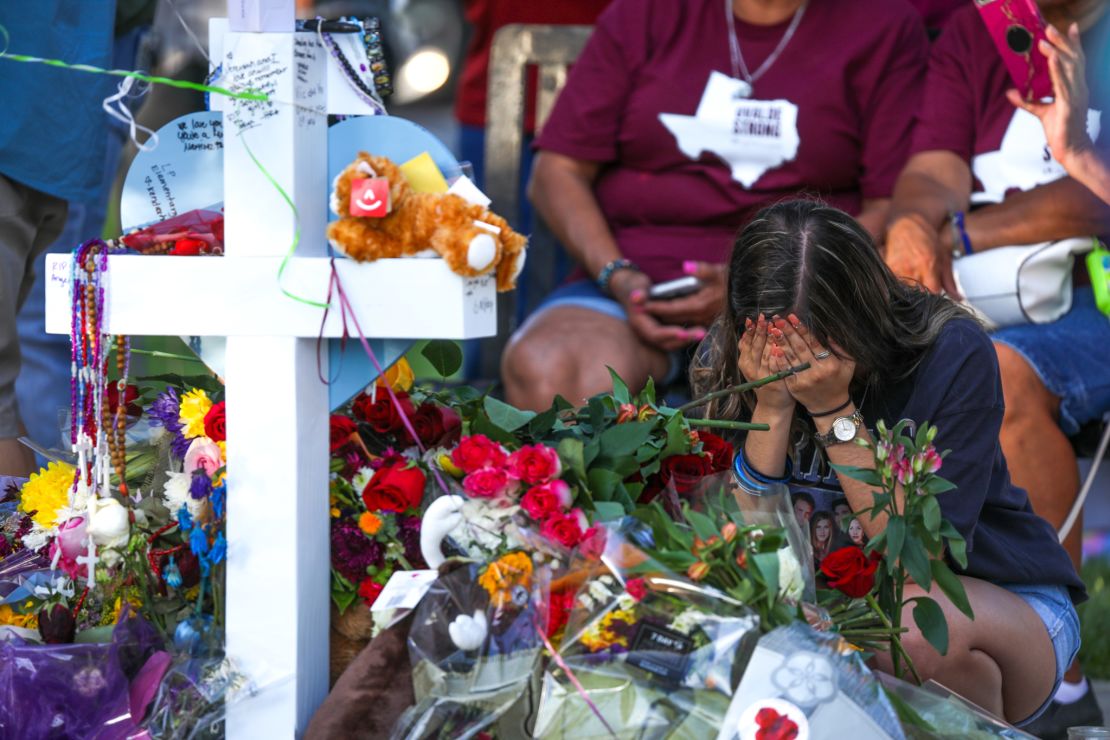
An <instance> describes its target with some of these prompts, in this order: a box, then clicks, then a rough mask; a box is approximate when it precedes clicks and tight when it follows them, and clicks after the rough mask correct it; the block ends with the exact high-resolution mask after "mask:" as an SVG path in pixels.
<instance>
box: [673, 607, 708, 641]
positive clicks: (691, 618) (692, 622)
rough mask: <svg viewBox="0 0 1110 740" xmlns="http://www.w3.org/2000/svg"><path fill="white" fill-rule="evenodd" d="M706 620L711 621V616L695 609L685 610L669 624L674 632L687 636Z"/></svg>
mask: <svg viewBox="0 0 1110 740" xmlns="http://www.w3.org/2000/svg"><path fill="white" fill-rule="evenodd" d="M708 619H712V615H710V614H706V613H705V612H701V611H698V610H697V609H687V610H686V611H684V612H682V613H681V614H679V615H678V616H677V617H675V618H674V621H673V622H671V624H670V628H671V629H672V630H674V631H675V632H680V633H682V634H684V635H688V634H690V633H691V632H692V631H693V629H694V627H697V626H698V625H699V624H701V623H702V622H704V621H706V620H708Z"/></svg>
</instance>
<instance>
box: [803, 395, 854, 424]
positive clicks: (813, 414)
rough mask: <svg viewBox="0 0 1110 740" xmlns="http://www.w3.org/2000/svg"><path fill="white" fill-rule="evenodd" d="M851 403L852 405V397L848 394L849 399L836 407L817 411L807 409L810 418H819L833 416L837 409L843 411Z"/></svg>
mask: <svg viewBox="0 0 1110 740" xmlns="http://www.w3.org/2000/svg"><path fill="white" fill-rule="evenodd" d="M851 405H852V397H851V396H848V400H847V401H845V402H844V403H842V404H840V405H839V406H837V407H836V408H835V409H832V410H830V411H817V412H813V411H810V410H809V409H806V413H807V414H809V418H811V419H817V418H819V417H822V416H831V415H832V414H835V413H836V412H837V411H843V410H844V409H846V408H848V407H849V406H851Z"/></svg>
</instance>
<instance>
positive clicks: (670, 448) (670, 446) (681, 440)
mask: <svg viewBox="0 0 1110 740" xmlns="http://www.w3.org/2000/svg"><path fill="white" fill-rule="evenodd" d="M683 422H684V419H683V417H682V414H675V415H674V416H672V417H671V418H670V419H667V425H666V426H665V427H664V429H665V430H666V432H667V444H666V446H665V447H664V448H663V452H662V453H661V454H660V455H659V457H660V458H664V457H670V456H671V455H685V454H686V453H687V452H689V451H690V438H689V436H687V434H686V425H685V424H684V423H683Z"/></svg>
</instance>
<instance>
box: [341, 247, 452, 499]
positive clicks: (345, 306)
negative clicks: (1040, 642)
mask: <svg viewBox="0 0 1110 740" xmlns="http://www.w3.org/2000/svg"><path fill="white" fill-rule="evenodd" d="M333 288H334V289H335V293H336V295H338V296H339V315H340V317H341V318H342V320H343V339H344V340H346V339H347V337H348V336H349V334H348V332H347V317H348V316H350V318H351V323H353V324H354V326H355V332H356V333H357V336H358V341H359V342H361V343H362V349H363V350H365V352H366V356H367V357H369V358H370V364H372V365H373V366H374V369H375V370H377V371H378V376H379V377H381V378H384V377H385V370H383V369H382V366H381V363H379V362H378V358H377V356H376V355H375V354H374V350H373V349H372V348H371V347H370V343H369V342H368V341H366V336H365V335H364V334H363V333H362V327H361V326H359V323H358V317H357V316H355V311H354V309H353V308H351V303H350V301H348V300H347V293H346V292H345V291H344V290H343V283H342V282H340V280H339V272H338V271H337V270H336V269H335V258H334V257H332V259H331V280H330V281H329V283H328V298H327V303H328V305H329V306H330V305H331V295H332V289H333ZM327 317H328V310H327V309H326V308H325V309H324V320H325V321H326V320H327ZM320 334H321V336H323V325H322V324H321V327H320ZM321 379H322V378H321ZM383 385H384V386H385V390H386V392H387V393H388V394H389V400H390V401H391V402H392V403H393V407H394V408H395V409H397V415H398V416H400V417H401V424H402V425H403V426H404V427H405V431H407V432H408V433H409V435H410V436H411V437H412V439H413V441H414V442H416V447H417V449H418V450H420V453H421V454H424V453H425V452H427V450H426V449H425V447H424V443H423V442H421V441H420V437H419V435H417V433H416V428H415V427H413V425H412V422H411V421H410V420H409V417H408V414H406V413H405V407H404V406H402V405H401V401H400V400H399V399H398V398H397V394H396V393H394V392H393V386H392V385H391V384H390V383H388V382H386V383H383ZM428 467H429V468H430V469H431V471H432V475H433V476H434V477H435V479H436V483H438V484H439V487H440V489H441V490H442V491H443V493H444V494H446V495H450V493H451V490H450V489H449V488H448V487H447V484H446V483H445V482H444V480H443V477H442V476H440V474H439V470H437V469H436V467H435V466H434V465H429V466H428Z"/></svg>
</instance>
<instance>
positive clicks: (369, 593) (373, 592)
mask: <svg viewBox="0 0 1110 740" xmlns="http://www.w3.org/2000/svg"><path fill="white" fill-rule="evenodd" d="M384 588H385V586H383V585H382V584H380V583H378V582H377V581H375V580H372V579H370V578H366V579H363V581H362V583H360V584H358V595H359V598H360V599H362V602H363V603H364V604H366V606H374V602H375V601H377V600H378V597H379V596H381V595H382V589H384Z"/></svg>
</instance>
